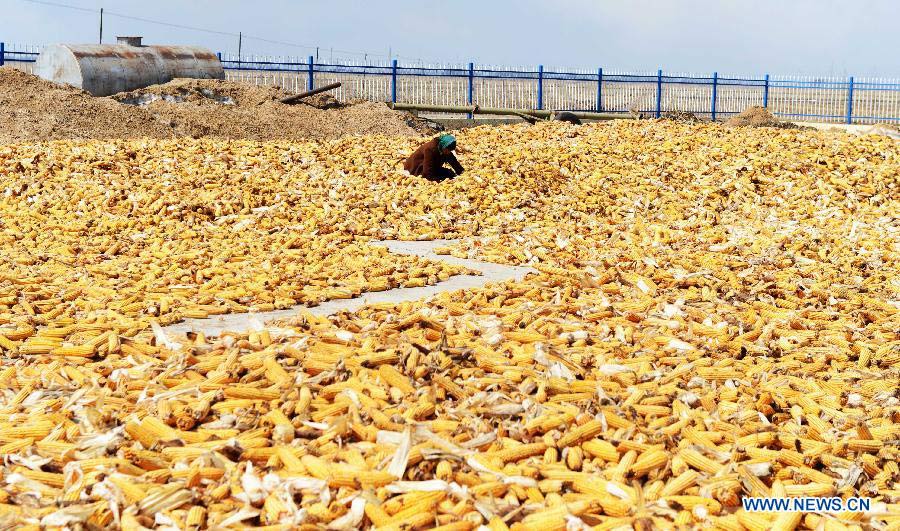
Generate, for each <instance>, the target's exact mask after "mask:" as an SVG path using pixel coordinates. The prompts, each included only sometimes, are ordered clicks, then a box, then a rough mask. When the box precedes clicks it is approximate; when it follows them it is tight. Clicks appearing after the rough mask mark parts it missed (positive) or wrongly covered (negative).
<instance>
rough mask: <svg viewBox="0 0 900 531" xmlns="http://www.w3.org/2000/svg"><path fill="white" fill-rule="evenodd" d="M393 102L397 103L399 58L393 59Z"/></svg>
mask: <svg viewBox="0 0 900 531" xmlns="http://www.w3.org/2000/svg"><path fill="white" fill-rule="evenodd" d="M391 103H397V60H396V59H392V60H391Z"/></svg>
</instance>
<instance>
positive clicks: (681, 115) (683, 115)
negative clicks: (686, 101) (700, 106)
mask: <svg viewBox="0 0 900 531" xmlns="http://www.w3.org/2000/svg"><path fill="white" fill-rule="evenodd" d="M662 119H663V120H672V121H673V122H679V123H685V124H695V123H698V122H700V121H701V120H700V118H699V117H697V115H696V114H694V113H692V112H688V111H666V112H664V113H663V114H662Z"/></svg>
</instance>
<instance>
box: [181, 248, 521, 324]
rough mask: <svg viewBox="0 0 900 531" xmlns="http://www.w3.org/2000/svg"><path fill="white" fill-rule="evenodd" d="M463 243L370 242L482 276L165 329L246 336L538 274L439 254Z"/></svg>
mask: <svg viewBox="0 0 900 531" xmlns="http://www.w3.org/2000/svg"><path fill="white" fill-rule="evenodd" d="M458 241H459V240H430V241H415V242H411V241H397V240H384V241H374V242H370V243H371V245H378V246H382V247H386V248H387V249H388V250H389V251H390V252H392V253H395V254H405V255H415V256H420V257H422V258H427V259H430V260H434V261H442V262H446V263H448V264H453V265H459V266H463V267H467V268H469V269H472V270H475V271H479V272H481V275H480V276H479V275H456V276H453V277H450V278H449V279H447V280H445V281H443V282H438V283H437V284H435V285H433V286H424V287H421V288H395V289H391V290H387V291H378V292H373V293H363V294H362V295H360V296H359V297H354V298H352V299H339V300H333V301H327V302H323V303H322V304H320V305H318V306H311V307H308V306H303V305H297V306H293V307H291V308H288V309H286V310H275V311H272V312H256V313H231V314H225V315H216V316H212V317H209V318H206V319H185V320H184V321H181V322H180V323H175V324H173V325H170V326H167V327H164V328H163V330H164V331H165V332H166V333H167V335H170V336H172V337H174V338H179V337H183V336H184V334H186V333H188V332H192V331H193V332H203V333H204V334H206V335H207V336H217V335H219V334H221V333H222V332H225V331H232V332H244V331H247V330H252V329H253V328H255V327H257V326H258V325H259V323H266V322H268V321H273V320H280V319H289V318H290V317H292V316H294V315H296V314H297V313H299V312H300V311H301V310H307V311H309V312H310V313H312V314H314V315H331V314H334V313H338V312H343V311H355V310H357V309H359V308H362V307H363V306H365V305H366V304H374V303H383V302H391V303H398V302H405V301H415V300H419V299H423V298H426V297H431V296H433V295H436V294H438V293H442V292H445V291H455V290H459V289H471V288H480V287H482V286H485V285H487V284H492V283H495V282H505V281H507V280H521V279H522V278H524V277H525V275H526V274H528V273H531V272H534V271H535V270H534V269H532V268H530V267H521V266H508V265H503V264H495V263H491V262H482V261H480V260H469V259H465V258H456V257H454V256H445V255H438V254H435V252H434V250H435V249H436V248H438V247H446V246H448V245H453V244H455V243H458Z"/></svg>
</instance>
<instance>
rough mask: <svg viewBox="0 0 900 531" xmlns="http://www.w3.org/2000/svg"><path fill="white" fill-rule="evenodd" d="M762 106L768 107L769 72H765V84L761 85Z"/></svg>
mask: <svg viewBox="0 0 900 531" xmlns="http://www.w3.org/2000/svg"><path fill="white" fill-rule="evenodd" d="M763 107H764V108H766V109H768V108H769V74H766V79H765V85H763Z"/></svg>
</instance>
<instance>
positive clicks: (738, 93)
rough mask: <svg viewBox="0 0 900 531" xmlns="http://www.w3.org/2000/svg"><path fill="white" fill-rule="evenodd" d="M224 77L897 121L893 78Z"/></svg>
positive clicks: (5, 56)
mask: <svg viewBox="0 0 900 531" xmlns="http://www.w3.org/2000/svg"><path fill="white" fill-rule="evenodd" d="M39 51H40V48H39V47H22V46H19V47H15V46H12V47H6V45H4V44H3V43H0V65H3V64H4V63H7V64H12V65H17V66H18V67H19V68H23V69H25V70H29V66H30V64H31V63H33V62H34V61H35V59H36V57H37V55H38V52H39ZM218 55H219V58H220V60H221V61H222V64H223V66H224V68H225V70H226V77H227V79H230V80H235V81H242V82H247V83H253V84H256V85H272V86H280V87H282V88H284V89H285V90H288V91H291V92H301V91H305V90H309V89H313V88H317V87H320V86H324V85H326V84H329V83H333V82H335V81H340V82H341V83H342V86H341V88H339V89H338V90H337V91H336V92H335V95H336V97H337V98H338V99H339V100H342V101H347V100H353V99H365V100H373V101H391V102H399V103H420V104H429V105H456V106H459V105H471V104H478V105H481V106H484V107H508V108H515V109H554V110H580V111H597V112H605V113H639V114H642V115H644V116H650V117H653V116H656V117H659V116H661V115H663V114H664V113H666V112H669V111H680V112H691V113H693V114H695V115H697V116H698V117H701V118H706V119H710V120H724V119H728V118H729V117H731V116H733V115H735V114H737V113H740V112H742V111H743V110H744V109H746V108H747V107H750V106H754V105H759V106H763V107H766V108H768V109H769V110H770V111H771V112H772V113H773V114H775V115H776V116H780V117H782V118H785V119H789V120H796V121H824V122H839V123H847V124H851V123H874V122H900V80H897V79H884V78H854V77H852V76H851V77H847V78H843V77H841V78H838V77H801V76H772V75H769V74H765V75H762V76H742V75H720V74H719V73H717V72H713V73H712V74H696V73H675V72H664V71H663V70H657V71H656V72H621V71H611V70H605V69H603V68H598V69H596V70H584V69H565V70H562V69H550V68H544V67H543V66H542V65H540V66H538V67H537V68H528V67H513V68H510V67H497V66H483V65H475V64H474V63H468V64H446V65H425V64H399V63H398V62H397V61H396V60H394V61H391V62H365V63H353V62H348V61H329V62H325V63H323V62H317V61H316V60H315V58H314V57H311V56H310V57H307V58H305V59H301V58H298V57H283V56H280V57H276V56H242V57H240V58H238V57H237V56H234V55H227V54H222V53H220V54H218Z"/></svg>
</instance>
